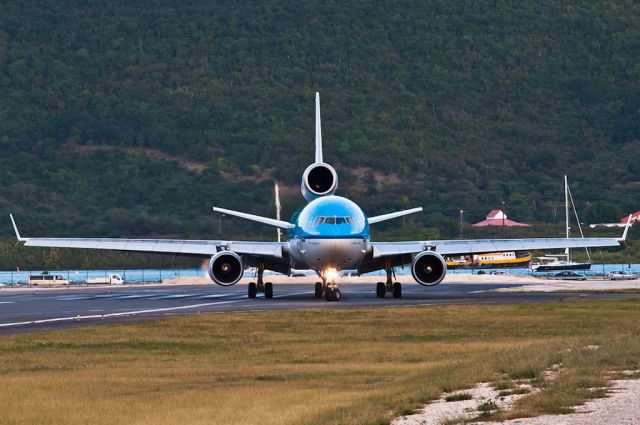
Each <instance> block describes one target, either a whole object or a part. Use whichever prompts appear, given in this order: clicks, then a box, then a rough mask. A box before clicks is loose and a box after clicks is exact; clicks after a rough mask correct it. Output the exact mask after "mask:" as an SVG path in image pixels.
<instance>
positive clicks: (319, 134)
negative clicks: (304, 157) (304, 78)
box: [316, 92, 323, 164]
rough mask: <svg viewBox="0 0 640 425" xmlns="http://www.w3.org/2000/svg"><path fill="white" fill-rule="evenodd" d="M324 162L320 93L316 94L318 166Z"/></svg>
mask: <svg viewBox="0 0 640 425" xmlns="http://www.w3.org/2000/svg"><path fill="white" fill-rule="evenodd" d="M320 162H323V161H322V127H321V125H320V93H318V92H316V164H318V163H320Z"/></svg>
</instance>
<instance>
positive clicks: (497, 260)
mask: <svg viewBox="0 0 640 425" xmlns="http://www.w3.org/2000/svg"><path fill="white" fill-rule="evenodd" d="M531 259H532V256H531V253H530V252H521V251H507V252H490V253H487V254H474V255H462V256H457V257H445V261H446V262H447V267H448V268H451V269H457V268H464V269H493V268H502V267H528V266H529V262H530V261H531Z"/></svg>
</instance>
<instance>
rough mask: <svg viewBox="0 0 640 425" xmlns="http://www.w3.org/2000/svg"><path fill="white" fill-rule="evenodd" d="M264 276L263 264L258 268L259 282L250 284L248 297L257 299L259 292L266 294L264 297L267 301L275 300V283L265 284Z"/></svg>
mask: <svg viewBox="0 0 640 425" xmlns="http://www.w3.org/2000/svg"><path fill="white" fill-rule="evenodd" d="M263 274H264V265H263V264H262V263H261V264H260V265H259V266H258V281H257V282H249V289H248V295H249V298H255V297H256V294H257V293H258V292H264V297H265V298H267V299H271V298H273V283H271V282H264V280H263V279H262V275H263Z"/></svg>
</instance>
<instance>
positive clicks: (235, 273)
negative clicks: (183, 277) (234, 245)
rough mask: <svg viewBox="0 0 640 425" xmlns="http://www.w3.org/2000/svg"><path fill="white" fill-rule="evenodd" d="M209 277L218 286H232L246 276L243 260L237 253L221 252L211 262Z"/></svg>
mask: <svg viewBox="0 0 640 425" xmlns="http://www.w3.org/2000/svg"><path fill="white" fill-rule="evenodd" d="M208 272H209V277H210V278H211V280H213V281H214V282H215V283H217V284H218V285H222V286H231V285H235V284H236V283H238V281H239V280H240V278H241V277H242V275H243V274H244V263H243V262H242V258H240V256H239V255H238V254H236V253H235V252H231V251H221V252H218V253H217V254H216V255H214V256H213V257H211V260H210V261H209V270H208Z"/></svg>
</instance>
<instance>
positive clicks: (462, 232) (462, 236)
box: [460, 210, 464, 239]
mask: <svg viewBox="0 0 640 425" xmlns="http://www.w3.org/2000/svg"><path fill="white" fill-rule="evenodd" d="M463 238H464V210H460V239H463Z"/></svg>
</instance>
